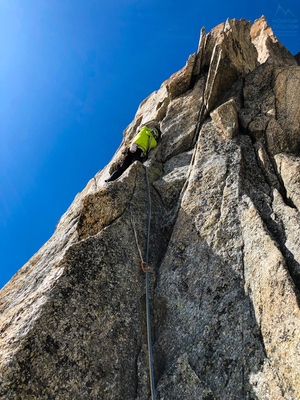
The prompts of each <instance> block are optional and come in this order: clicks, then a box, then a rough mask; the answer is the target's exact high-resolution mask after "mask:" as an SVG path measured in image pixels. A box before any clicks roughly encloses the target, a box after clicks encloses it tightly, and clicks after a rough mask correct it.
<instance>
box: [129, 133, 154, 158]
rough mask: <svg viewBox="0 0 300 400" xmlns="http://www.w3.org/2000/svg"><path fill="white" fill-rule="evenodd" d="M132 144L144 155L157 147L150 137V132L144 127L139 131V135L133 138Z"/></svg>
mask: <svg viewBox="0 0 300 400" xmlns="http://www.w3.org/2000/svg"><path fill="white" fill-rule="evenodd" d="M132 143H136V144H137V146H138V147H139V148H140V149H141V150H142V151H143V152H144V153H145V154H147V153H148V152H149V151H150V150H152V149H154V148H155V147H156V146H157V142H156V140H155V139H154V137H153V136H152V134H151V130H150V129H149V128H148V127H147V126H144V127H143V128H142V129H141V130H140V131H139V133H138V134H137V135H136V136H135V137H134V138H133V140H132Z"/></svg>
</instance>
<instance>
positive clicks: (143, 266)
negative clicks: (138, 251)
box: [141, 261, 151, 274]
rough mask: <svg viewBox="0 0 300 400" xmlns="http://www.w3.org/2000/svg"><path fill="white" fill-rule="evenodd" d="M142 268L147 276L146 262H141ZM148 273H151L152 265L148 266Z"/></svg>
mask: <svg viewBox="0 0 300 400" xmlns="http://www.w3.org/2000/svg"><path fill="white" fill-rule="evenodd" d="M141 268H142V271H143V272H144V274H145V273H146V261H142V262H141ZM148 271H151V267H150V265H148Z"/></svg>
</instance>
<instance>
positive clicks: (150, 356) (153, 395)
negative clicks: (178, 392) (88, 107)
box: [145, 167, 156, 400]
mask: <svg viewBox="0 0 300 400" xmlns="http://www.w3.org/2000/svg"><path fill="white" fill-rule="evenodd" d="M145 175H146V188H147V198H148V210H147V240H146V266H145V270H146V271H145V279H146V318H147V340H148V361H149V378H150V387H151V399H152V400H155V399H156V393H155V381H154V369H153V351H152V335H151V317H150V311H151V307H150V289H149V240H150V223H151V196H150V187H149V178H148V169H147V167H145Z"/></svg>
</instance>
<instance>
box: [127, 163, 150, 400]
mask: <svg viewBox="0 0 300 400" xmlns="http://www.w3.org/2000/svg"><path fill="white" fill-rule="evenodd" d="M144 168H145V175H146V192H147V202H148V209H147V239H146V261H144V259H143V255H142V251H141V248H140V245H139V241H138V235H137V231H136V227H135V223H134V219H133V213H132V208H131V205H130V219H131V225H132V229H133V232H134V238H135V242H136V246H137V249H138V252H139V256H140V259H141V268H142V271H143V272H144V273H145V281H146V285H145V286H146V319H147V342H148V362H149V379H150V389H151V400H156V394H155V381H154V369H153V350H152V335H151V316H150V314H151V307H150V285H149V272H150V265H149V240H150V224H151V196H150V187H149V178H148V169H147V167H144Z"/></svg>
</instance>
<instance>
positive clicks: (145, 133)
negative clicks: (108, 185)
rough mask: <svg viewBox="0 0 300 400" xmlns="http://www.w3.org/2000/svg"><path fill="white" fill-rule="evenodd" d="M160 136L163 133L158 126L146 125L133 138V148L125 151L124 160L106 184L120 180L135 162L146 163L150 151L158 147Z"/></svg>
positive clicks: (106, 180)
mask: <svg viewBox="0 0 300 400" xmlns="http://www.w3.org/2000/svg"><path fill="white" fill-rule="evenodd" d="M160 135H161V132H160V129H159V127H158V126H153V127H148V126H146V125H144V126H143V127H142V128H141V130H140V131H139V133H138V134H137V135H136V136H135V137H134V138H133V141H132V144H131V146H130V147H128V148H127V149H126V150H125V154H124V158H123V159H122V160H121V163H120V165H119V167H118V168H117V170H116V171H114V172H113V173H112V174H111V176H110V177H109V178H108V179H105V182H111V181H114V180H115V179H117V178H119V177H120V176H121V175H122V174H123V172H124V171H125V170H126V169H127V168H128V167H129V166H130V165H131V164H132V163H133V162H134V161H140V162H143V161H145V159H146V157H147V155H148V153H149V151H150V150H152V149H154V148H155V147H156V146H157V141H158V139H159V137H160Z"/></svg>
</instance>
